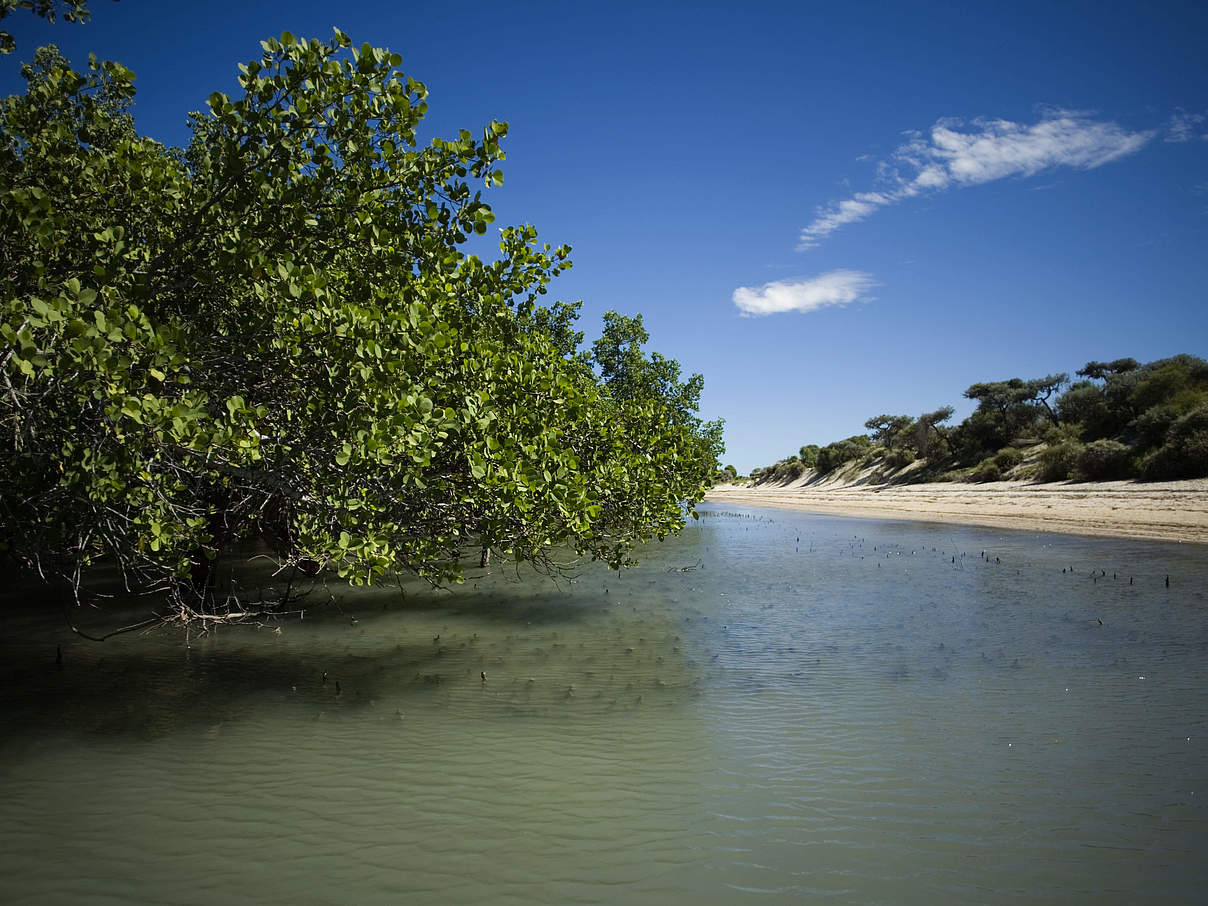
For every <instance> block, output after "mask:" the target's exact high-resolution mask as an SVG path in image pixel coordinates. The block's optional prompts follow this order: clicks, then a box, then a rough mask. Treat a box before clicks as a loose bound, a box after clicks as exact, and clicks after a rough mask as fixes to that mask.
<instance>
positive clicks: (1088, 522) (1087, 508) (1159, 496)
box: [705, 478, 1208, 544]
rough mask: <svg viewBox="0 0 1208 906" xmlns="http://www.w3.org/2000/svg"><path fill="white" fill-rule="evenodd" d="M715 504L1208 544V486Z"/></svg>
mask: <svg viewBox="0 0 1208 906" xmlns="http://www.w3.org/2000/svg"><path fill="white" fill-rule="evenodd" d="M705 499H706V500H708V501H711V502H713V503H733V504H739V505H743V506H769V507H786V508H789V509H797V510H806V511H809V512H814V513H833V514H835V515H841V516H868V517H876V518H891V519H894V518H896V519H918V520H923V521H927V522H953V523H960V524H965V525H988V526H1000V527H1003V528H1013V529H1025V530H1028V531H1041V532H1068V533H1071V534H1079V535H1114V536H1119V537H1126V538H1159V539H1163V540H1167V541H1181V542H1187V543H1194V544H1208V479H1194V480H1189V481H1161V482H1137V481H1107V482H1093V483H1073V482H1056V483H1052V484H1033V483H1030V482H1017V481H998V482H988V483H985V484H961V483H934V484H915V485H882V484H861V483H848V484H843V483H837V482H818V481H816V480H815V481H813V482H811V481H809V480H808V478H807V479H805V480H801V481H798V482H793V483H791V484H787V485H763V486H760V487H758V488H750V487H743V486H739V485H718V486H717V487H715V488H713V490H711V491H710V492H709V494H708V495H707V496H706V498H705Z"/></svg>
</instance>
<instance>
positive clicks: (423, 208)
mask: <svg viewBox="0 0 1208 906" xmlns="http://www.w3.org/2000/svg"><path fill="white" fill-rule="evenodd" d="M400 64H401V59H400V57H399V56H398V55H397V54H394V53H391V52H389V51H387V50H383V49H380V48H374V47H371V46H370V45H368V44H366V45H362V46H361V47H360V48H353V47H352V43H351V41H350V40H349V39H348V37H347V36H346V35H344V34H343V33H341V32H339V31H338V30H337V31H336V33H335V36H334V38H333V39H332V40H330V41H327V42H321V41H318V40H315V39H310V40H303V39H299V38H295V37H294V36H293V35H291V34H289V33H288V32H287V33H285V34H283V35H282V36H281V38H280V39H279V40H278V39H273V40H269V41H266V42H264V43H263V53H262V55H261V56H260V57H259V58H258V59H256V60H253V61H250V62H249V63H247V64H245V65H243V66H241V67H240V72H241V75H240V83H241V87H242V90H243V94H242V96H239V97H234V98H232V97H228V96H227V95H224V94H221V93H215V94H213V95H211V96H210V99H209V105H208V111H207V112H206V113H205V114H194V115H193V117H192V121H191V122H192V130H193V140H192V142H191V143H190V145H189V147H187V148H185V149H167V148H164V147H163V146H162V145H160V144H158V143H157V142H154V141H152V140H150V139H148V138H146V137H143V136H140V135H138V134H137V132H136V131H135V129H134V125H133V122H132V120H131V118H130V116H129V115H128V112H127V111H128V107H129V105H130V103H131V102H132V100H133V97H134V87H133V78H134V77H133V74H132V73H130V72H129V70H127V69H125V68H124V67H122V66H121V65H120V64H116V63H110V62H98V61H97V60H95V59H93V60H92V61H91V62H90V65H89V68H88V70H87V71H86V72H84V73H77V72H75V71H73V70H72V69H71V67H70V66H69V65H68V64H67V62H66V61H65V60H63V59H62V57H61V56H60V55H59V54H58V53H57V51H55V50H54V49H53V48H44V49H42V50H41V51H39V52H38V54H37V55H36V57H35V60H34V63H33V65H29V66H26V67H25V68H24V70H23V72H24V75H25V78H26V81H27V86H28V87H27V91H26V93H25V94H24V95H21V96H16V97H11V98H8V99H7V100H5V101H3V102H2V103H0V264H2V267H0V304H2V305H3V309H2V311H0V336H2V338H3V347H0V348H2V350H3V351H2V352H0V381H2V382H3V384H2V386H0V428H2V429H3V433H2V434H0V437H2V438H3V440H2V441H0V442H2V443H3V445H4V446H3V448H0V456H2V457H3V463H2V464H0V465H2V467H0V549H2V550H4V551H7V552H8V553H9V554H10V555H12V556H14V557H16V558H18V560H20V561H21V562H23V563H26V564H29V565H36V566H38V567H39V568H41V569H43V571H44V572H46V571H47V570H55V571H57V572H58V573H59V574H61V575H63V576H65V577H67V578H69V579H70V580H71V581H72V584H73V586H74V587H76V588H77V589H78V588H79V585H80V582H81V581H82V577H83V576H84V575H85V574H86V573H87V569H88V567H89V566H90V565H92V564H94V563H96V562H97V561H98V560H100V559H102V558H110V559H111V560H113V561H115V562H116V563H117V564H118V565H119V566H120V567H121V569H122V570H123V572H124V574H125V575H126V576H127V579H128V582H129V583H130V585H131V587H132V588H137V589H143V590H165V591H167V592H169V594H170V600H172V602H173V603H174V605H175V607H176V608H177V611H176V612H177V615H178V616H179V617H181V618H182V619H193V618H198V617H200V616H205V615H207V614H210V613H211V612H212V610H213V609H214V607H213V602H212V601H211V592H212V588H211V585H212V579H213V574H214V571H213V563H214V560H215V559H216V558H217V557H218V556H219V555H220V554H221V553H222V552H224V551H226V550H229V549H230V548H231V547H232V546H233V545H235V544H237V543H240V542H242V541H245V540H248V539H253V538H264V539H268V540H269V541H271V543H272V544H273V545H274V546H275V549H276V551H277V553H278V555H279V557H280V559H281V562H282V565H283V566H287V567H297V568H301V569H304V570H306V571H308V572H312V573H313V572H315V571H318V570H323V569H330V570H332V571H334V572H336V573H338V575H340V576H342V577H344V578H346V579H348V580H350V581H352V582H358V583H359V582H367V581H372V580H373V579H375V578H377V577H380V576H382V575H384V574H388V573H391V572H394V571H398V570H404V571H411V572H413V573H416V574H419V575H421V576H424V577H426V578H428V579H429V580H431V581H433V582H444V581H450V580H456V579H458V577H459V576H460V573H461V564H462V560H463V557H464V556H465V555H466V552H467V551H468V550H469V549H471V548H472V549H474V550H475V551H477V550H478V549H481V548H487V549H490V548H495V549H498V550H500V551H506V552H508V553H510V554H511V555H513V556H514V557H516V558H517V559H528V560H538V561H541V560H544V558H545V557H546V552H547V551H548V550H550V549H551V547H552V546H555V545H566V546H569V547H570V548H571V549H573V550H574V551H576V552H578V553H579V554H583V555H587V556H591V557H595V558H600V559H603V560H605V561H607V562H608V563H609V564H610V565H613V566H620V565H622V564H623V563H625V562H626V560H627V555H628V554H629V552H630V551H631V550H632V548H633V546H634V545H635V544H636V543H638V542H639V541H642V540H644V539H648V538H652V537H662V536H664V535H666V534H668V533H672V532H675V531H678V530H679V529H680V528H681V527H682V525H683V519H684V515H685V510H684V508H683V504H684V503H687V504H688V506H689V508H690V507H691V504H692V503H694V502H696V501H698V500H700V499H701V497H702V496H703V493H704V489H705V488H706V487H707V486H708V484H709V482H710V481H711V479H712V476H713V474H714V472H715V470H716V465H717V463H716V458H717V454H718V453H719V452H720V449H721V442H720V434H721V425H720V423H710V424H708V425H705V424H702V423H701V422H700V421H699V419H697V418H696V416H695V409H696V406H697V403H698V400H699V394H700V388H701V379H700V377H699V376H698V375H693V376H692V377H691V378H689V379H688V380H687V381H683V382H681V381H680V378H679V365H678V363H676V362H674V361H672V360H668V359H665V358H663V357H662V356H659V355H658V354H657V353H654V354H653V355H652V356H650V357H649V358H647V357H646V356H645V355H644V353H643V352H642V349H641V347H642V344H643V343H645V342H646V340H647V336H646V334H645V331H644V330H643V329H642V327H641V318H640V316H637V317H635V318H625V317H623V316H620V315H617V314H615V313H609V315H608V316H606V318H605V328H604V336H603V337H602V338H601V340H600V341H598V342H597V343H596V345H595V347H594V353H595V358H594V362H595V364H597V365H598V366H599V368H600V371H601V377H597V376H596V374H595V373H594V371H593V369H592V367H591V365H592V360H591V359H590V358H589V357H587V356H585V355H584V354H582V353H579V352H578V351H577V349H578V346H579V344H580V343H581V341H582V334H581V333H579V332H578V331H576V330H574V322H575V320H576V318H577V316H578V306H577V305H568V304H565V303H557V304H555V305H554V306H552V307H548V308H547V307H543V306H541V305H539V304H538V300H539V298H540V297H541V296H542V295H543V294H545V293H546V291H547V286H548V284H549V282H550V280H551V279H552V278H553V277H555V276H557V275H558V273H560V271H561V270H563V269H564V268H566V267H569V266H570V261H569V249H568V248H567V247H565V246H562V247H557V248H553V247H551V246H550V245H548V244H540V243H539V242H538V239H537V234H536V231H535V230H534V229H533V228H532V227H529V226H524V227H513V228H506V229H503V230H501V231H500V241H499V257H498V258H497V259H495V260H493V261H484V260H481V259H480V258H478V257H476V256H473V255H466V254H465V253H464V252H463V251H462V250H461V246H462V245H463V244H464V243H465V242H466V240H467V238H468V237H469V236H470V235H472V234H483V233H485V232H486V231H487V229H488V228H489V227H490V225H491V224H492V222H493V219H494V218H493V214H492V212H491V209H490V207H489V206H488V205H487V204H486V203H485V202H484V201H483V199H482V190H483V189H484V188H487V187H491V186H498V185H500V184H501V183H502V181H503V174H502V171H501V169H500V166H499V165H500V162H501V161H502V160H503V159H504V153H503V151H502V149H501V146H500V142H501V140H502V139H503V137H504V136H505V135H506V133H507V124H506V123H500V122H492V123H490V124H488V125H487V126H486V127H485V128H484V129H482V131H481V133H480V134H479V135H477V136H476V135H474V134H472V133H470V132H468V131H465V130H463V131H461V132H459V134H458V135H457V137H456V138H452V139H435V140H433V141H432V142H431V143H430V144H429V145H427V146H420V145H419V144H418V142H417V138H416V131H417V126H418V125H419V123H420V122H421V120H422V118H423V116H424V115H425V113H426V110H427V89H426V88H425V86H424V85H423V84H422V83H420V82H418V81H415V80H414V79H412V78H409V77H407V76H406V75H404V73H403V72H402V71H401V70H400V69H399V66H400Z"/></svg>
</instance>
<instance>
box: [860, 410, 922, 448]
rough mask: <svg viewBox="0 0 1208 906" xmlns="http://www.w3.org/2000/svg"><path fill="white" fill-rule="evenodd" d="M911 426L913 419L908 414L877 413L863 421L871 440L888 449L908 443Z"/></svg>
mask: <svg viewBox="0 0 1208 906" xmlns="http://www.w3.org/2000/svg"><path fill="white" fill-rule="evenodd" d="M913 426H914V419H913V418H911V417H910V416H909V415H877V416H874V417H872V418H870V419H869V420H868V421H866V422H865V423H864V427H865V428H867V429H868V433H869V436H870V437H871V438H872V439H873V441H874V442H876V443H878V444H880V445H881V446H883V447H885V448H886V449H889V450H892V449H894V447H896V446H898V445H900V444H902V443H908V442H909V441H910V437H911V435H910V429H911V428H912V427H913Z"/></svg>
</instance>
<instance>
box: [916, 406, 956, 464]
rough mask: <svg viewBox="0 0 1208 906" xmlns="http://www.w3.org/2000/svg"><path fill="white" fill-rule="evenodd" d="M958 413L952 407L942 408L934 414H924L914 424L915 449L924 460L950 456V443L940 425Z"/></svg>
mask: <svg viewBox="0 0 1208 906" xmlns="http://www.w3.org/2000/svg"><path fill="white" fill-rule="evenodd" d="M954 412H956V410H955V409H953V408H952V407H951V406H941V407H940V408H939V409H936V410H935V411H934V412H924V413H923V414H922V415H920V416H919V417H918V418H917V419H916V420H915V423H914V448H915V450H917V451H918V454H919V456H922V457H923V458H924V459H937V458H941V457H943V456H946V455H948V452H949V451H948V443H947V439H946V438H945V436H944V433H943V431H942V430H941V428H940V425H941V424H942V423H944V422H946V421H948V419H950V418H952V414H953V413H954Z"/></svg>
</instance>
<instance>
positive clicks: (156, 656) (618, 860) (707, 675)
mask: <svg viewBox="0 0 1208 906" xmlns="http://www.w3.org/2000/svg"><path fill="white" fill-rule="evenodd" d="M983 551H985V556H984V557H983V555H982V552H983ZM1206 554H1208V551H1206V550H1205V549H1204V548H1203V547H1194V546H1185V545H1174V544H1159V543H1147V542H1136V541H1114V540H1110V539H1092V538H1077V537H1071V536H1056V535H1034V534H1026V533H1007V532H1001V531H992V530H986V529H976V528H954V527H952V526H938V525H928V524H923V523H906V522H880V521H873V520H849V519H840V518H834V517H814V516H809V515H806V514H793V513H786V512H783V511H775V512H772V511H760V510H735V509H733V508H725V507H720V508H719V507H706V508H705V516H704V518H702V519H701V520H700V522H699V523H697V524H695V525H693V526H690V527H689V529H688V530H687V532H686V533H685V535H684V536H683V537H682V538H680V539H677V540H674V541H672V542H669V543H667V544H664V545H656V546H654V547H652V548H650V549H648V550H647V551H646V552H645V554H644V557H643V560H644V562H643V565H642V567H641V568H639V569H637V570H634V571H630V572H628V573H623V574H615V573H609V572H607V571H603V570H599V569H596V568H594V567H590V566H584V567H582V568H581V569H580V570H579V572H578V575H577V578H576V580H575V581H573V582H571V581H562V582H560V583H557V584H555V583H553V582H551V581H550V580H548V579H542V578H535V577H532V576H530V575H527V574H518V573H517V572H516V571H515V570H514V569H509V568H507V567H496V568H494V569H493V570H492V571H491V573H490V574H489V575H483V576H479V577H477V578H475V579H474V580H472V581H471V582H469V583H467V585H466V586H465V587H463V588H461V589H458V590H457V591H455V592H452V593H447V592H442V593H432V592H422V590H420V589H418V588H408V589H406V591H407V592H408V593H407V595H406V596H405V597H403V596H400V594H399V591H398V590H397V589H394V590H392V591H383V590H375V591H367V592H359V593H345V594H343V595H342V596H341V597H340V600H339V607H338V609H337V608H333V607H328V608H324V609H315V610H312V611H308V612H307V614H306V618H305V619H304V620H301V621H290V622H283V623H281V624H280V625H279V628H280V632H279V633H277V632H274V631H273V627H271V626H268V627H264V628H262V629H255V628H240V629H227V630H223V631H221V632H217V633H212V634H210V635H208V636H205V637H202V638H193V639H191V640H190V642H189V644H188V645H187V646H186V644H185V639H184V637H183V636H182V635H181V634H179V633H178V632H175V631H167V630H161V631H157V632H153V633H149V634H131V635H125V636H121V637H118V638H115V639H112V640H110V641H108V642H105V643H103V644H99V645H98V644H94V643H89V642H85V641H83V640H80V639H78V638H76V637H73V636H72V635H71V634H70V632H69V631H67V630H65V628H64V627H63V625H62V623H61V621H56V619H55V617H54V614H53V613H52V614H50V615H49V616H48V615H46V614H45V612H44V609H42V608H38V609H35V610H30V607H31V606H32V605H33V604H35V603H36V602H32V601H29V600H26V599H25V598H23V597H22V598H15V597H14V596H12V595H10V596H9V597H7V598H6V599H5V601H4V606H5V608H6V611H5V612H6V616H5V618H4V620H3V622H2V623H0V630H2V635H0V709H2V710H0V716H2V717H3V720H4V724H3V726H4V732H3V736H2V739H0V819H2V820H0V900H2V901H3V902H7V903H23V902H27V903H56V902H60V903H91V902H97V903H101V902H105V903H166V902H171V903H239V902H247V903H262V902H297V903H399V902H407V903H549V904H554V903H655V902H665V901H667V900H668V899H669V898H673V897H675V898H679V899H683V900H690V901H696V902H711V903H781V902H784V903H790V902H792V903H801V902H806V903H809V902H840V903H933V902H936V901H938V900H941V899H942V900H945V901H951V902H984V903H1008V902H1010V903H1014V902H1018V901H1020V900H1028V901H1031V902H1040V903H1078V902H1084V903H1134V902H1137V901H1139V900H1144V901H1146V902H1170V903H1181V902H1193V901H1196V900H1198V899H1199V898H1200V897H1201V896H1202V891H1203V889H1204V885H1205V883H1206V882H1208V867H1206V866H1205V860H1204V858H1203V854H1204V853H1205V852H1208V815H1206V814H1205V808H1204V802H1203V799H1204V797H1206V796H1208V783H1206V781H1208V758H1206V756H1205V740H1206V739H1208V695H1206V693H1208V600H1206V595H1208V556H1206ZM697 564H699V566H698V567H697V568H693V569H686V570H684V569H681V568H683V567H692V566H696V565H697ZM1063 570H1064V571H1063ZM1167 575H1169V576H1170V577H1171V583H1170V586H1169V587H1167V586H1166V583H1165V577H1166V576H1167ZM1130 578H1131V580H1132V581H1131V584H1130ZM315 597H316V599H317V598H319V597H321V595H316V596H315ZM89 619H90V621H91V625H93V626H94V628H97V629H100V628H101V627H102V626H104V625H109V623H108V622H107V621H110V620H112V619H113V618H112V617H110V616H107V615H100V614H94V615H91V616H90V617H89ZM114 625H116V624H114ZM57 644H61V645H62V646H63V653H64V662H63V669H62V670H59V669H56V664H55V646H56V645H57ZM324 673H326V674H327V678H326V681H324V679H323V675H324ZM483 673H485V674H486V681H485V682H484V681H483V679H482V674H483Z"/></svg>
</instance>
